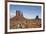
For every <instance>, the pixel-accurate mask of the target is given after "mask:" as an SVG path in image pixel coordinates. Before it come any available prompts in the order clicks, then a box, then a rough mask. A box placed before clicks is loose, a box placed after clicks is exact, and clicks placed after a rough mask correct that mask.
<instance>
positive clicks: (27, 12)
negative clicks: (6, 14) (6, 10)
mask: <svg viewBox="0 0 46 34" xmlns="http://www.w3.org/2000/svg"><path fill="white" fill-rule="evenodd" d="M16 10H20V11H21V12H23V16H24V17H25V18H27V19H34V18H36V16H37V15H38V16H39V18H41V6H32V5H13V4H10V17H11V18H12V17H14V16H16Z"/></svg>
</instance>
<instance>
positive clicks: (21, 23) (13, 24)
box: [10, 10, 41, 29]
mask: <svg viewBox="0 0 46 34" xmlns="http://www.w3.org/2000/svg"><path fill="white" fill-rule="evenodd" d="M39 27H41V19H30V20H29V19H26V18H25V17H24V16H23V13H21V12H20V11H18V10H17V11H16V16H14V17H13V18H11V19H10V29H19V28H39Z"/></svg>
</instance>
